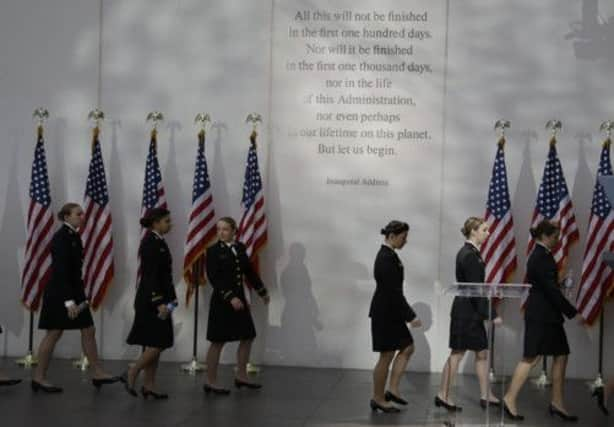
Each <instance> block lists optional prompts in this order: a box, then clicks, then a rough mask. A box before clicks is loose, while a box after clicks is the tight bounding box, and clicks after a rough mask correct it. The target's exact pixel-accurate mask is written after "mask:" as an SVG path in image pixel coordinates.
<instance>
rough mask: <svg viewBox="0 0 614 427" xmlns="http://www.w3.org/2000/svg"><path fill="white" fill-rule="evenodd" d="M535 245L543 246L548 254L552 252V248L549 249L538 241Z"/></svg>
mask: <svg viewBox="0 0 614 427" xmlns="http://www.w3.org/2000/svg"><path fill="white" fill-rule="evenodd" d="M535 244H536V245H539V246H541V247H542V248H544V249H545V250H546V252H551V251H550V248H548V246H546V245H544V244H543V243H542V242H540V241H537V240H536V241H535Z"/></svg>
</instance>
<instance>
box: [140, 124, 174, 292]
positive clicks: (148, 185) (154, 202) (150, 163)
mask: <svg viewBox="0 0 614 427" xmlns="http://www.w3.org/2000/svg"><path fill="white" fill-rule="evenodd" d="M157 135H158V132H157V131H156V130H155V129H154V130H152V131H151V140H150V142H149V152H148V153H147V163H146V164H145V182H144V184H143V202H142V204H141V218H142V217H144V216H145V214H146V213H147V211H149V210H150V209H153V208H167V205H166V195H165V194H164V186H163V185H162V173H161V172H160V164H159V163H158V148H157ZM146 233H147V229H145V228H143V229H142V230H141V238H140V240H143V237H145V234H146ZM140 281H141V256H140V254H139V256H138V259H137V279H136V283H137V286H138V284H139V282H140Z"/></svg>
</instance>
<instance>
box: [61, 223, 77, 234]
mask: <svg viewBox="0 0 614 427" xmlns="http://www.w3.org/2000/svg"><path fill="white" fill-rule="evenodd" d="M64 225H65V226H66V227H68V228H69V229H71V230H72V231H74V232H75V233H77V232H78V230H77V229H76V228H75V227H73V226H72V225H70V224H69V223H67V222H66V221H64Z"/></svg>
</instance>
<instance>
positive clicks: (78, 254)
mask: <svg viewBox="0 0 614 427" xmlns="http://www.w3.org/2000/svg"><path fill="white" fill-rule="evenodd" d="M58 219H59V220H60V221H61V222H63V224H62V226H61V227H60V228H59V229H58V231H57V232H56V233H55V234H54V236H53V239H52V240H51V279H50V280H49V283H47V286H45V292H44V294H43V307H42V309H41V313H40V317H39V322H38V328H39V329H46V330H47V333H46V334H45V337H44V338H43V339H42V341H41V343H40V345H39V347H38V366H37V367H36V370H35V371H34V375H33V377H32V384H31V385H32V390H34V391H38V390H42V391H45V392H47V393H60V392H62V391H63V390H62V388H61V387H57V386H54V385H52V384H51V383H49V382H48V381H47V368H48V367H49V361H50V359H51V355H52V354H53V350H54V348H55V345H56V343H57V342H58V340H59V339H60V337H61V336H62V333H63V332H64V330H67V329H79V330H81V344H82V347H83V353H84V354H85V356H86V357H87V360H88V361H89V363H90V368H91V370H92V372H93V377H92V384H93V385H94V386H95V387H96V388H99V387H101V386H102V385H103V384H111V383H114V382H117V381H119V380H120V378H119V377H113V376H111V375H109V374H107V373H106V372H105V371H104V370H103V369H102V367H101V366H100V363H99V361H98V348H97V346H96V337H95V328H94V321H93V320H92V314H91V313H90V309H89V307H88V302H87V299H86V298H85V288H84V285H83V279H82V277H81V266H82V264H83V246H82V245H81V236H80V235H79V232H78V229H79V226H81V223H82V221H83V209H81V206H79V205H78V204H76V203H67V204H65V205H64V206H63V207H62V209H61V210H60V212H59V213H58Z"/></svg>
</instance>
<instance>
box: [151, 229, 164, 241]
mask: <svg viewBox="0 0 614 427" xmlns="http://www.w3.org/2000/svg"><path fill="white" fill-rule="evenodd" d="M151 232H152V233H153V234H155V235H156V236H158V239H161V240H164V237H162V235H161V234H160V233H158V232H157V231H156V230H154V229H153V228H152V229H151Z"/></svg>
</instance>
